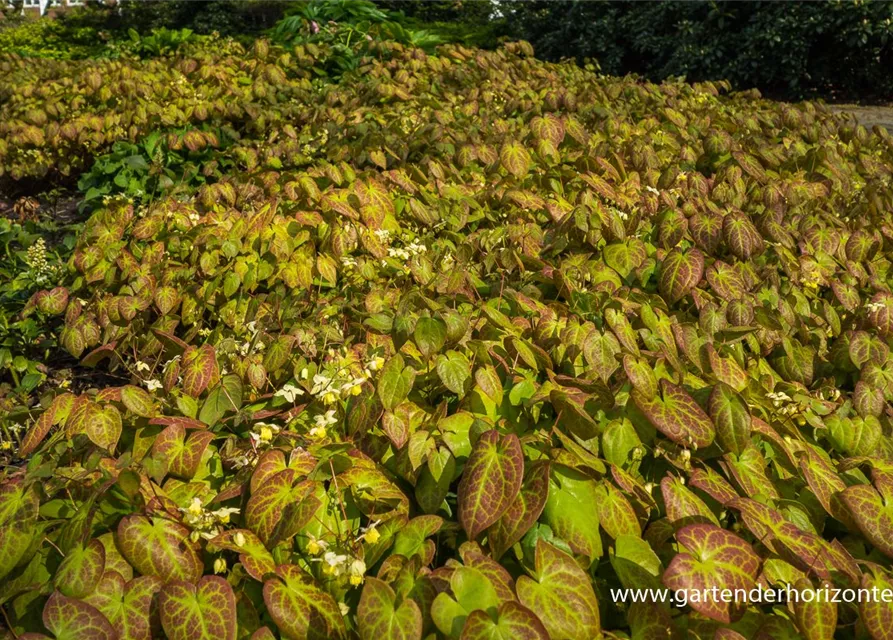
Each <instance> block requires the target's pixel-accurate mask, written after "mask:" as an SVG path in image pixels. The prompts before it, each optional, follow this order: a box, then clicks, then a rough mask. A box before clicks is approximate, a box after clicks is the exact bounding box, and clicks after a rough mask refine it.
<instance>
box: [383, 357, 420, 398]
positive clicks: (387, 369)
mask: <svg viewBox="0 0 893 640" xmlns="http://www.w3.org/2000/svg"><path fill="white" fill-rule="evenodd" d="M414 381H415V370H413V368H412V367H407V366H404V364H403V356H401V355H400V354H399V353H398V354H397V355H395V356H394V357H393V358H391V359H390V360H388V362H387V364H385V366H384V368H383V369H382V370H381V377H380V378H379V379H378V397H379V398H381V404H382V405H383V406H384V408H385V409H387V410H388V411H393V410H394V409H396V408H397V406H398V405H399V404H400V403H401V402H403V401H404V400H406V396H408V395H409V392H410V391H411V390H412V385H413V382H414Z"/></svg>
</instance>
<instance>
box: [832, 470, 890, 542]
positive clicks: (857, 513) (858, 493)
mask: <svg viewBox="0 0 893 640" xmlns="http://www.w3.org/2000/svg"><path fill="white" fill-rule="evenodd" d="M840 499H841V500H842V501H843V503H844V504H845V505H846V507H847V508H848V509H849V510H850V513H852V515H853V520H855V521H856V524H857V525H858V526H859V530H860V531H862V534H863V535H864V536H865V537H866V538H867V539H868V541H869V542H870V543H871V544H873V545H874V546H875V547H877V548H878V550H879V551H880V552H881V553H883V554H884V555H886V556H887V557H890V558H893V502H891V501H886V500H884V498H883V496H881V494H880V493H879V492H878V490H877V489H875V488H874V487H872V486H871V485H867V484H857V485H853V486H852V487H847V488H846V489H845V490H844V491H843V492H842V493H841V494H840Z"/></svg>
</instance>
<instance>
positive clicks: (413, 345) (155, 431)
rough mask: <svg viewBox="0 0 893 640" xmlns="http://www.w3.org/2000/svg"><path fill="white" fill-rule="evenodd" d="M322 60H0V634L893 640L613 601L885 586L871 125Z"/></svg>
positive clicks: (843, 620) (675, 96)
mask: <svg viewBox="0 0 893 640" xmlns="http://www.w3.org/2000/svg"><path fill="white" fill-rule="evenodd" d="M344 40H345V43H342V44H339V46H338V47H334V46H331V45H329V44H326V42H321V43H318V44H314V43H303V44H295V45H293V44H289V45H288V46H287V47H282V46H278V45H275V44H271V43H269V42H267V41H264V40H259V41H257V42H256V43H255V44H254V45H253V46H252V47H245V46H243V45H242V44H239V43H236V42H234V41H231V40H228V39H225V38H207V39H202V40H199V41H189V42H187V43H185V44H183V46H179V47H176V48H174V49H173V50H172V51H168V52H167V53H166V54H165V55H164V56H162V57H153V56H146V57H137V56H130V57H127V56H125V57H122V58H119V59H108V60H77V61H69V60H35V59H25V58H21V57H18V56H16V55H5V56H3V57H0V72H2V76H3V77H4V78H5V80H4V81H3V82H2V84H0V172H2V175H0V188H2V189H3V191H4V193H5V194H9V195H10V196H11V197H15V198H16V199H18V198H19V197H20V196H21V197H22V199H21V200H18V202H19V203H20V204H19V205H17V209H16V214H17V216H18V218H17V219H15V220H12V219H11V220H7V221H3V222H4V225H5V226H3V227H0V237H2V239H3V242H4V246H5V247H6V253H7V256H8V258H9V261H8V264H9V265H11V266H8V267H7V266H3V267H2V268H0V273H3V280H2V287H3V288H2V291H0V293H2V297H0V302H2V313H3V315H2V319H3V323H2V327H0V328H2V330H3V332H4V333H0V338H2V340H0V364H2V366H3V367H4V370H3V376H4V377H3V381H4V385H3V387H2V388H0V402H2V409H3V411H4V413H3V414H2V416H0V433H2V441H0V443H2V444H0V446H2V451H0V453H2V455H3V456H4V458H3V467H2V471H0V606H2V613H3V618H2V621H3V623H4V624H5V625H6V626H7V627H8V630H7V631H6V635H5V637H6V638H13V637H19V638H29V639H35V638H55V639H57V640H63V639H65V640H68V639H81V638H91V639H92V638H101V639H111V638H120V639H122V640H123V639H134V640H137V639H149V638H158V637H167V638H172V639H184V640H185V639H187V638H188V639H190V640H192V639H202V640H204V639H208V640H210V639H212V638H213V639H220V638H225V639H236V638H238V639H243V638H246V639H247V638H252V639H255V640H257V639H268V638H289V639H304V638H362V639H364V640H365V639H373V638H374V639H377V640H378V639H383V638H400V639H405V640H413V639H421V638H453V639H457V640H477V639H483V638H491V639H496V638H506V639H508V638H525V639H528V638H529V639H545V638H553V639H555V640H560V639H568V640H578V639H591V638H600V637H605V638H643V639H652V638H653V639H658V638H686V637H691V638H704V639H713V638H720V639H724V640H732V639H736V638H758V639H777V638H782V639H783V638H792V639H793V638H807V639H808V640H823V639H830V638H853V639H855V638H872V639H874V640H888V639H889V638H893V625H891V621H893V609H891V604H890V603H888V602H884V601H883V600H881V599H865V600H863V601H862V602H853V603H844V602H840V603H838V602H828V601H809V602H806V601H804V602H800V603H796V604H783V603H782V604H772V603H753V604H748V603H742V602H737V603H736V602H723V601H721V600H716V599H707V600H703V599H695V598H689V600H688V603H687V605H686V606H684V607H678V606H672V605H671V604H670V603H668V602H664V603H662V602H653V601H648V602H639V603H631V602H628V603H622V602H616V601H615V599H614V598H612V597H611V592H612V590H616V589H620V588H638V589H647V588H655V589H657V588H662V587H666V588H668V589H673V590H687V591H686V592H692V591H694V590H705V589H706V590H710V589H713V588H714V587H715V588H718V589H745V590H751V589H753V588H755V587H757V586H762V587H764V588H785V587H786V586H788V585H791V586H793V587H794V588H796V589H798V590H800V591H804V592H805V591H808V590H819V589H824V588H825V587H828V588H834V589H845V588H846V589H865V590H871V589H873V588H877V589H879V590H883V589H893V576H891V572H890V563H891V558H893V441H891V426H893V425H891V415H893V413H891V405H890V402H891V400H893V358H891V354H890V340H891V338H893V292H891V283H893V273H891V264H893V263H891V253H893V218H891V211H893V185H891V177H893V141H891V139H890V136H889V134H888V133H887V132H886V131H885V130H884V129H880V128H877V129H875V130H874V131H872V132H869V131H867V130H866V129H865V128H864V127H861V126H858V125H857V124H856V123H855V122H854V121H853V120H852V119H849V118H847V117H846V116H844V115H841V114H839V113H832V112H831V111H830V110H828V109H827V108H826V107H824V106H822V105H815V104H810V103H802V104H786V103H777V102H771V101H767V100H763V99H762V98H760V96H759V94H757V93H756V92H744V93H741V92H731V91H730V90H729V87H728V86H727V85H726V84H724V83H721V82H717V83H700V84H693V85H692V84H686V83H682V82H668V83H664V84H652V83H647V82H643V81H641V80H638V79H636V78H633V77H625V78H614V77H607V76H602V75H599V74H598V73H596V71H595V70H594V69H593V68H591V67H580V66H577V65H574V64H570V63H562V64H552V63H544V62H541V61H539V60H537V59H536V58H535V57H534V52H533V50H532V49H531V47H530V46H529V45H527V44H526V43H523V42H522V43H508V44H506V45H504V46H502V47H501V48H499V49H497V50H495V51H484V50H478V49H471V48H465V47H462V46H459V45H444V46H441V47H439V48H437V50H436V52H434V51H433V50H432V52H426V51H423V50H421V49H418V48H414V47H412V46H409V45H406V44H401V43H398V42H394V41H392V40H388V39H384V38H382V39H371V40H368V39H364V40H363V42H362V47H363V49H362V55H361V57H360V58H358V60H357V61H356V62H357V64H356V65H352V64H351V65H345V64H341V63H339V65H338V69H339V72H338V76H337V78H335V79H333V78H331V77H329V76H328V75H327V73H328V72H327V71H326V69H329V68H331V66H332V63H331V56H332V55H336V54H337V55H338V56H342V58H339V59H341V60H343V56H344V55H345V51H346V50H349V47H350V46H356V45H355V44H349V43H347V40H348V39H347V38H345V39H344ZM339 42H340V41H339ZM345 47H348V49H345ZM353 66H356V68H355V69H354V68H352V67H353ZM50 187H55V188H58V189H73V188H78V189H79V190H80V194H81V195H80V197H79V198H78V207H77V208H78V209H79V210H80V212H81V215H82V219H83V222H73V223H71V225H70V226H66V227H65V228H64V229H60V228H52V229H50V231H51V233H50V232H46V230H47V229H48V227H47V223H41V222H40V221H37V220H35V219H34V214H33V212H32V211H31V210H30V209H29V205H28V203H29V202H30V200H28V199H27V198H25V196H27V197H31V196H34V195H38V194H40V192H41V191H42V190H43V189H46V188H50ZM41 198H42V199H44V200H45V196H44V195H40V197H39V198H38V199H41ZM45 232H46V233H45Z"/></svg>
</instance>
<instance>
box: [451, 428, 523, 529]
mask: <svg viewBox="0 0 893 640" xmlns="http://www.w3.org/2000/svg"><path fill="white" fill-rule="evenodd" d="M523 478H524V456H523V454H522V452H521V443H520V441H519V440H518V436H516V435H514V434H508V435H505V436H502V435H500V434H499V432H498V431H496V430H495V429H493V430H490V431H487V432H485V433H484V434H482V435H481V437H480V438H479V439H478V441H477V442H476V443H475V445H474V447H473V449H472V451H471V456H469V458H468V462H467V463H466V465H465V470H464V471H463V472H462V480H461V481H460V482H459V490H458V501H459V522H460V523H461V524H462V528H463V529H465V533H466V534H467V535H468V538H469V540H474V539H475V538H476V537H477V536H478V535H479V534H480V533H481V532H482V531H483V530H484V529H486V528H487V527H489V526H490V525H492V524H493V523H494V522H496V521H497V520H499V518H500V516H501V515H502V514H503V513H504V512H505V511H506V509H508V508H509V506H510V505H511V504H512V502H513V501H514V500H515V497H516V496H517V495H518V492H519V491H520V490H521V482H522V480H523Z"/></svg>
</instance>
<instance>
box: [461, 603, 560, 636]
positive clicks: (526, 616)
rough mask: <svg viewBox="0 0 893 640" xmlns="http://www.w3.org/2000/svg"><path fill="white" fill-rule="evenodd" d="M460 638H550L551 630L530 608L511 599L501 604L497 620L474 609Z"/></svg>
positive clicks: (484, 612)
mask: <svg viewBox="0 0 893 640" xmlns="http://www.w3.org/2000/svg"><path fill="white" fill-rule="evenodd" d="M460 640H549V632H548V631H546V627H545V626H543V623H542V622H541V621H540V619H539V618H537V617H536V615H535V614H534V613H533V612H532V611H531V610H530V609H528V608H527V607H525V606H524V605H522V604H519V603H517V602H514V601H509V602H503V603H502V604H501V605H499V610H498V611H497V613H496V620H493V619H492V618H491V617H490V616H489V615H488V614H487V612H486V611H481V610H480V609H478V610H477V611H472V612H471V614H470V615H469V616H468V618H467V619H466V620H465V626H464V627H463V628H462V635H461V636H460Z"/></svg>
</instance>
